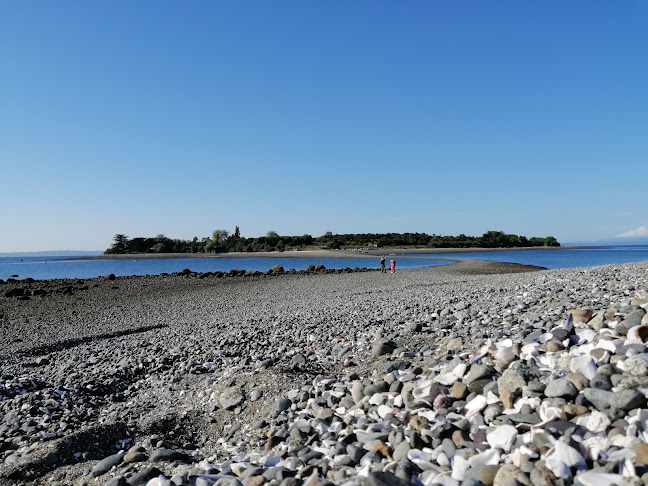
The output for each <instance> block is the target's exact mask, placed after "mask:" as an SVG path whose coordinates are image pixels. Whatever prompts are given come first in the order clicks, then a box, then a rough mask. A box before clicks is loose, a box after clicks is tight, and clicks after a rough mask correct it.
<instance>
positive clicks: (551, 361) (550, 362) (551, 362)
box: [538, 354, 558, 370]
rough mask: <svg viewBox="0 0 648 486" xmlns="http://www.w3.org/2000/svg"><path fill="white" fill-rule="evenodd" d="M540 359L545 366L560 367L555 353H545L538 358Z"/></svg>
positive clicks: (549, 367) (550, 367) (553, 368)
mask: <svg viewBox="0 0 648 486" xmlns="http://www.w3.org/2000/svg"><path fill="white" fill-rule="evenodd" d="M538 361H540V363H541V364H542V365H543V366H544V367H545V368H548V369H550V370H555V369H556V368H558V360H557V359H556V357H555V356H554V355H553V354H543V355H542V356H540V357H539V358H538Z"/></svg>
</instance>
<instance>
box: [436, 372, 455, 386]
mask: <svg viewBox="0 0 648 486" xmlns="http://www.w3.org/2000/svg"><path fill="white" fill-rule="evenodd" d="M457 380H459V377H458V376H457V375H455V374H454V373H444V374H442V375H437V376H435V377H434V381H436V382H437V383H441V384H442V385H452V384H453V383H454V382H456V381H457Z"/></svg>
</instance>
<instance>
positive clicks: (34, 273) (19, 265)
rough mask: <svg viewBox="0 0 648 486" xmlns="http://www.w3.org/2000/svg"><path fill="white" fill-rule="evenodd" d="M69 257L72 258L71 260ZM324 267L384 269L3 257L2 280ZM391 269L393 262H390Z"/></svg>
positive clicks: (367, 261)
mask: <svg viewBox="0 0 648 486" xmlns="http://www.w3.org/2000/svg"><path fill="white" fill-rule="evenodd" d="M68 258H69V257H68ZM449 263H451V262H448V261H444V260H426V259H414V258H409V259H405V258H403V259H400V260H398V261H397V266H396V269H397V270H398V269H403V268H420V267H429V266H436V265H447V264H449ZM318 264H322V265H324V266H325V267H326V268H334V269H341V268H380V257H376V258H326V257H321V258H318V257H313V258H288V257H283V258H282V257H219V258H208V257H207V258H140V259H138V258H137V255H133V258H132V259H114V260H110V259H107V260H103V259H102V260H69V259H61V258H60V257H50V258H48V257H46V256H40V257H22V258H13V257H5V258H0V279H7V278H11V277H13V276H14V275H18V277H13V278H18V279H24V278H28V277H31V278H34V279H37V280H44V279H53V278H92V277H99V276H102V275H109V274H111V273H112V274H115V275H117V276H125V275H160V274H161V273H173V272H180V271H181V270H184V269H185V268H188V269H189V270H191V271H193V272H229V271H230V270H233V269H236V270H247V271H251V272H252V271H259V272H265V271H268V270H270V269H271V268H272V267H273V266H275V265H281V266H282V267H283V268H284V269H285V270H288V269H291V268H293V269H295V270H306V268H307V267H308V266H309V265H318ZM387 266H389V260H388V261H387Z"/></svg>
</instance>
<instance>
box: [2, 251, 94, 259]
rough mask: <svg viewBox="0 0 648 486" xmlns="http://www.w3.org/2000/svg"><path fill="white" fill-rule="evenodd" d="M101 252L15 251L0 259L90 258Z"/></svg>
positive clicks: (3, 255)
mask: <svg viewBox="0 0 648 486" xmlns="http://www.w3.org/2000/svg"><path fill="white" fill-rule="evenodd" d="M101 254H103V251H83V250H51V251H17V252H12V253H0V257H13V258H18V257H40V256H55V257H67V256H91V255H101Z"/></svg>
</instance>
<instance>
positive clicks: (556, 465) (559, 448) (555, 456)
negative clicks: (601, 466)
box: [546, 440, 586, 478]
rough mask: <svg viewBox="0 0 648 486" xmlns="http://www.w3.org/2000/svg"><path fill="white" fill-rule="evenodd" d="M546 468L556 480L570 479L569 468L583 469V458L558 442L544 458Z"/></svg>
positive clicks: (572, 449)
mask: <svg viewBox="0 0 648 486" xmlns="http://www.w3.org/2000/svg"><path fill="white" fill-rule="evenodd" d="M546 464H547V467H548V468H549V469H550V470H551V472H552V473H554V474H555V475H556V477H558V478H569V477H571V470H570V468H571V467H585V465H586V464H585V458H584V457H583V456H582V455H581V454H580V452H578V451H577V450H576V449H574V448H573V447H570V446H568V445H567V444H565V443H564V442H562V441H560V440H558V441H556V443H555V444H554V447H553V449H551V450H550V451H549V453H548V454H547V457H546Z"/></svg>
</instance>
